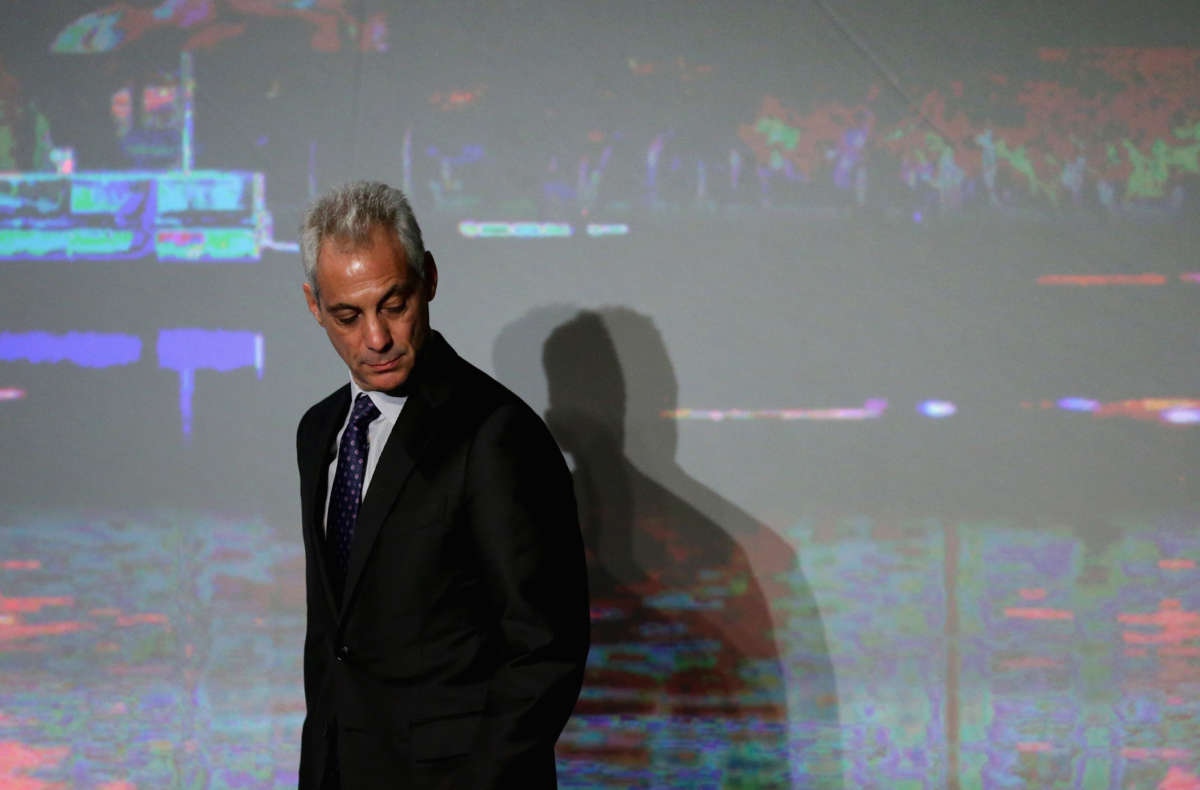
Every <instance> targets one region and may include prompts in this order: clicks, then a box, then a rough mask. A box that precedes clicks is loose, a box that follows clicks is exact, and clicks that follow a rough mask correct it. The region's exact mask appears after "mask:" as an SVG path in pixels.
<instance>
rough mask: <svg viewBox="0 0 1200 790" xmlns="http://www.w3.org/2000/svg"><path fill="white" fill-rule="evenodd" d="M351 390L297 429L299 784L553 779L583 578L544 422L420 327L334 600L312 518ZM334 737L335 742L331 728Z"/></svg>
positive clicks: (579, 664)
mask: <svg viewBox="0 0 1200 790" xmlns="http://www.w3.org/2000/svg"><path fill="white" fill-rule="evenodd" d="M349 391H350V388H349V385H347V386H344V387H342V388H341V389H339V390H338V391H337V392H335V393H333V394H332V395H330V396H329V397H328V398H326V399H325V400H323V401H321V402H320V403H318V404H317V405H315V406H313V407H312V408H311V409H309V410H308V412H307V413H306V414H305V415H304V417H303V418H302V419H301V421H300V426H299V429H298V431H297V436H296V453H297V457H298V461H299V466H300V494H301V497H300V499H301V506H302V508H303V529H304V546H305V554H306V573H305V578H306V583H307V589H308V593H307V596H308V628H307V632H306V635H305V642H304V692H305V700H306V703H307V706H308V715H307V717H306V718H305V722H304V730H303V735H302V743H301V756H300V788H301V790H320V787H321V781H322V776H323V774H324V772H325V770H326V767H327V760H329V757H330V755H329V744H331V743H336V748H337V750H338V751H337V755H338V762H339V763H340V773H341V777H342V782H341V784H342V788H343V790H360V788H361V789H362V790H370V789H371V788H387V790H395V788H407V787H462V788H470V789H471V790H478V789H479V788H491V787H499V788H553V787H555V786H556V781H555V771H554V742H555V740H556V739H557V738H558V735H559V733H560V732H561V731H562V728H563V726H564V724H565V723H566V721H567V717H568V716H569V715H570V713H571V709H572V707H573V706H574V704H575V701H576V699H577V697H578V695H579V689H580V684H581V682H582V678H583V666H584V660H585V658H586V656H587V650H588V603H587V579H586V571H585V567H584V553H583V545H582V541H581V539H580V533H579V526H578V521H577V515H576V509H575V498H574V494H573V491H572V485H571V477H570V473H569V472H568V470H567V468H566V464H565V463H564V462H563V458H562V455H561V453H560V452H559V449H558V447H557V446H556V445H555V443H554V440H553V439H552V438H551V436H550V433H549V431H547V429H546V427H545V424H544V423H543V422H542V420H541V419H540V418H539V417H538V416H537V415H536V414H535V413H534V412H533V411H532V410H531V409H530V408H529V407H528V406H526V405H525V404H524V403H523V402H521V401H520V400H519V399H518V398H517V397H516V396H515V395H513V394H512V393H511V392H509V391H508V390H507V389H505V388H504V387H503V386H501V385H500V384H499V383H497V382H496V381H495V380H493V379H492V378H491V377H489V376H487V375H486V374H484V373H483V372H481V371H479V370H478V369H476V368H475V367H474V366H472V365H470V364H469V363H467V362H465V361H464V360H462V359H461V358H460V357H459V356H458V355H457V354H456V353H455V352H454V351H453V349H451V348H450V346H449V345H448V344H447V343H446V341H445V340H444V339H442V337H441V335H439V334H438V333H436V332H434V333H432V334H431V335H430V337H429V339H428V340H427V341H426V344H425V346H424V347H423V348H422V350H421V352H420V356H419V357H418V362H417V365H416V367H415V368H414V370H413V372H412V373H411V374H410V380H409V384H408V392H409V397H408V400H407V402H406V403H405V405H404V409H403V410H402V412H401V414H400V417H399V419H398V420H397V423H396V425H395V427H394V428H393V430H392V433H391V436H390V437H389V439H388V442H387V444H386V445H385V447H384V449H383V454H382V456H381V457H380V459H379V463H378V466H377V467H376V469H375V472H374V475H373V477H372V479H371V484H370V487H369V488H368V490H367V492H366V494H365V496H364V497H363V502H362V506H361V508H360V510H359V515H358V521H357V524H356V527H355V533H354V539H353V542H352V544H351V548H350V562H349V569H348V572H347V578H346V582H345V588H344V590H343V591H342V593H341V594H340V595H339V594H338V591H337V590H335V589H334V587H333V585H331V583H330V575H329V572H328V570H327V567H326V559H325V551H324V538H323V526H322V525H323V514H324V510H325V491H326V486H327V474H328V465H329V463H330V461H331V460H332V458H333V453H334V449H335V448H334V446H333V442H334V438H335V437H336V435H337V431H338V429H339V428H340V427H341V425H342V423H343V421H344V420H345V416H346V412H347V409H348V408H349ZM331 736H336V737H331Z"/></svg>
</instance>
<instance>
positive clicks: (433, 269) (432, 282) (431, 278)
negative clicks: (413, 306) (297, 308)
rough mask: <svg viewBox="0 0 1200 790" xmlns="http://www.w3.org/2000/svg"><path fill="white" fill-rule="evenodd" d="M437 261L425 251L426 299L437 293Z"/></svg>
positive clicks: (428, 300)
mask: <svg viewBox="0 0 1200 790" xmlns="http://www.w3.org/2000/svg"><path fill="white" fill-rule="evenodd" d="M437 284H438V275H437V261H435V260H434V259H433V253H431V252H430V251H429V250H426V251H425V301H426V302H432V301H433V297H434V296H435V295H436V294H437ZM306 287H307V286H306Z"/></svg>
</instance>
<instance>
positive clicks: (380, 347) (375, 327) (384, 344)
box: [365, 316, 392, 352]
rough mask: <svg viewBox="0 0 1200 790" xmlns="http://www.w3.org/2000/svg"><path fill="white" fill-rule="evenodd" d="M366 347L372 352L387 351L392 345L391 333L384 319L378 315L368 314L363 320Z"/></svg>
mask: <svg viewBox="0 0 1200 790" xmlns="http://www.w3.org/2000/svg"><path fill="white" fill-rule="evenodd" d="M365 331H366V338H365V340H366V344H367V348H368V349H370V350H371V351H374V352H383V351H387V350H388V349H389V348H391V347H392V333H391V332H390V331H388V325H387V322H386V321H381V320H380V319H379V317H378V316H368V317H367V320H366V322H365Z"/></svg>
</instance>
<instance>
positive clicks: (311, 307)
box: [304, 283, 325, 326]
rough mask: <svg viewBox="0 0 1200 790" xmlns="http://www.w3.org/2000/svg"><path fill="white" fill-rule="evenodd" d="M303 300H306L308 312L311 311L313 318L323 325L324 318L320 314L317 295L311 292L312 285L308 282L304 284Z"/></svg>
mask: <svg viewBox="0 0 1200 790" xmlns="http://www.w3.org/2000/svg"><path fill="white" fill-rule="evenodd" d="M304 300H305V301H306V302H308V312H310V313H312V316H313V318H315V319H317V323H318V324H320V325H321V326H325V318H324V316H323V315H322V314H321V305H320V303H318V302H317V295H316V294H315V293H313V289H312V286H311V285H309V284H308V283H305V284H304Z"/></svg>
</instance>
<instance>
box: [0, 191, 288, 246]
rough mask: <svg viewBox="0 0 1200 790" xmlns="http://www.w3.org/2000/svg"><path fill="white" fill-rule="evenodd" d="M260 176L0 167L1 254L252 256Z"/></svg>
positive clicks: (262, 203) (262, 233)
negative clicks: (37, 170) (3, 170)
mask: <svg viewBox="0 0 1200 790" xmlns="http://www.w3.org/2000/svg"><path fill="white" fill-rule="evenodd" d="M265 183H266V181H265V178H264V177H263V174H262V173H252V172H243V171H218V170H196V171H191V172H184V171H167V172H145V171H142V172H139V171H111V172H81V173H72V174H57V173H11V172H10V173H0V260H30V259H33V260H104V259H111V258H138V257H147V256H154V257H156V258H157V259H158V260H160V261H228V262H236V261H257V260H259V259H260V257H261V255H262V251H263V249H264V248H267V247H270V246H271V245H272V244H273V240H272V222H271V214H270V212H269V211H268V210H267V208H266V187H265Z"/></svg>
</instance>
